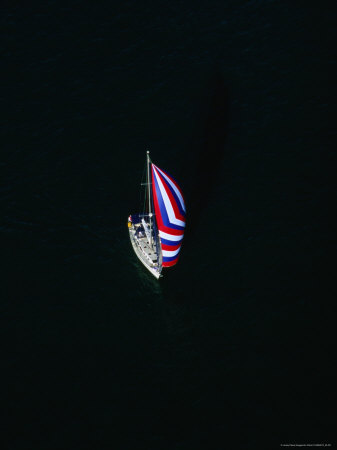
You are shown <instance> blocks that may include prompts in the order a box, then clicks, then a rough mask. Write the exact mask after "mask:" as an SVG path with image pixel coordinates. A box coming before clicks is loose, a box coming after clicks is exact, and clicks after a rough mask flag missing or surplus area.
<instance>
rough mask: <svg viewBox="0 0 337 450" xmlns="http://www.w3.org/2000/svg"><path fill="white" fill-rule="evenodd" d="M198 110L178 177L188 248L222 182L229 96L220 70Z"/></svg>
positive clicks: (212, 76)
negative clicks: (215, 191) (182, 189)
mask: <svg viewBox="0 0 337 450" xmlns="http://www.w3.org/2000/svg"><path fill="white" fill-rule="evenodd" d="M195 109H196V111H197V112H196V116H195V127H194V130H195V131H194V133H193V136H192V137H191V140H190V145H189V146H188V147H187V148H186V151H185V157H184V160H183V164H182V170H181V174H180V176H179V179H182V180H184V190H185V199H186V204H187V208H188V217H187V219H188V227H187V229H186V236H185V242H184V243H185V245H186V244H187V245H188V243H189V238H190V237H191V236H192V234H193V233H194V231H195V229H196V228H197V226H198V223H199V221H200V219H201V217H202V215H203V214H204V212H205V210H206V208H207V204H208V202H209V199H210V198H211V195H212V193H213V191H214V189H215V187H216V186H217V184H218V183H219V182H220V179H219V175H220V171H221V167H222V161H223V159H224V157H225V155H226V146H225V144H226V139H227V135H228V125H229V94H228V89H227V87H226V84H225V81H224V78H223V75H222V73H221V71H220V69H218V68H216V69H215V70H214V72H213V74H212V75H211V76H210V77H209V79H208V81H207V82H206V83H205V88H204V94H203V98H201V99H200V98H199V100H198V101H197V103H196V105H195Z"/></svg>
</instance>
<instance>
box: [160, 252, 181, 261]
mask: <svg viewBox="0 0 337 450" xmlns="http://www.w3.org/2000/svg"><path fill="white" fill-rule="evenodd" d="M178 256H179V253H178V254H177V255H175V256H163V262H170V261H174V260H175V259H177V258H178Z"/></svg>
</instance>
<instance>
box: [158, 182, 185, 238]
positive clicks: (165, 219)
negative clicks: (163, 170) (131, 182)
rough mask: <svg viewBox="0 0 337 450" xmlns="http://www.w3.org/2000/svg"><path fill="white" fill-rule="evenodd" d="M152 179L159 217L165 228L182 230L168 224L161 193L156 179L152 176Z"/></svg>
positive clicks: (177, 226)
mask: <svg viewBox="0 0 337 450" xmlns="http://www.w3.org/2000/svg"><path fill="white" fill-rule="evenodd" d="M153 178H154V183H155V189H156V194H157V199H158V204H159V209H160V213H161V217H162V220H163V223H164V225H165V227H167V228H171V229H173V230H184V227H181V226H179V225H174V224H172V223H171V222H170V220H169V217H168V214H167V211H166V207H165V203H164V200H163V197H162V195H161V191H160V188H159V185H158V181H157V178H156V176H154V177H153ZM165 184H166V183H165Z"/></svg>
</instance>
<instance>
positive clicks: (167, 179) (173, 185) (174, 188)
mask: <svg viewBox="0 0 337 450" xmlns="http://www.w3.org/2000/svg"><path fill="white" fill-rule="evenodd" d="M156 169H158V170H159V172H160V173H161V174H162V175H163V177H164V178H165V180H166V181H167V182H168V183H169V185H170V186H171V187H172V189H173V190H174V192H175V193H176V194H177V197H178V198H179V201H180V204H181V207H182V208H183V210H184V211H185V212H186V209H185V203H184V199H183V197H182V195H181V193H180V192H179V190H178V189H177V187H176V186H175V184H173V183H172V181H171V180H170V179H169V178H168V177H167V176H166V174H165V173H164V172H162V171H161V170H160V169H159V167H157V166H156Z"/></svg>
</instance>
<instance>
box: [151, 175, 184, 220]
mask: <svg viewBox="0 0 337 450" xmlns="http://www.w3.org/2000/svg"><path fill="white" fill-rule="evenodd" d="M154 173H155V175H156V179H157V182H158V185H159V189H160V193H161V195H162V197H163V200H164V204H165V208H166V211H167V215H168V218H169V221H170V222H171V223H173V224H174V225H179V226H180V227H185V222H183V221H182V220H179V219H177V218H176V216H175V214H174V211H173V207H172V205H171V201H170V199H169V197H168V195H167V194H166V191H165V188H164V186H163V183H162V182H161V179H160V177H159V175H158V174H157V171H156V169H155V168H154Z"/></svg>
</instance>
